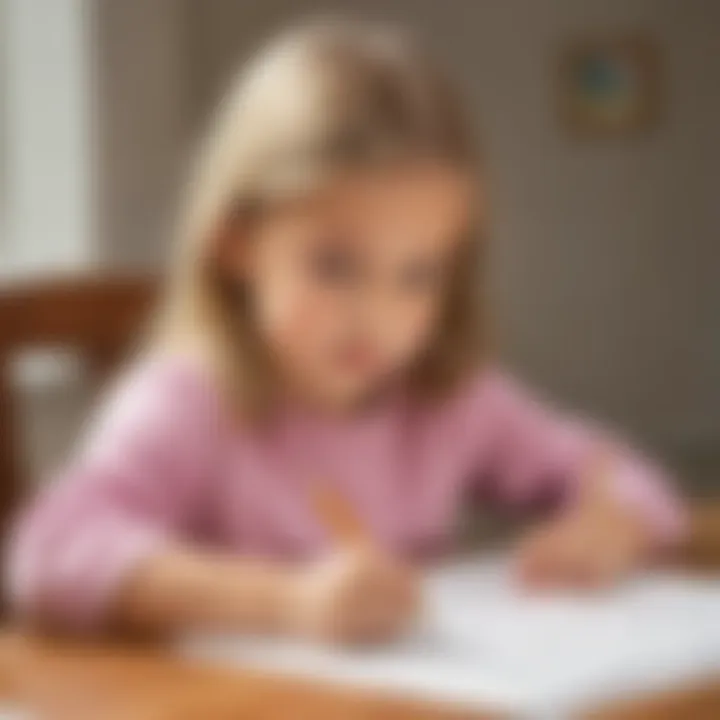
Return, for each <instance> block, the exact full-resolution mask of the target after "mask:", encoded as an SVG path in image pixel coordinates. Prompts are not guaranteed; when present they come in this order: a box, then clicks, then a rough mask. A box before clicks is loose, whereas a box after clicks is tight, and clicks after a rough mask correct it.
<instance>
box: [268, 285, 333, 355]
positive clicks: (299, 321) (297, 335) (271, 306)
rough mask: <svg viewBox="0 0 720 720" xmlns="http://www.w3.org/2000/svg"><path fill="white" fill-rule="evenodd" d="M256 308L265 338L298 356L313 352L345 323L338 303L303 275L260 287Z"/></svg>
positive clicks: (279, 347) (278, 347) (277, 346)
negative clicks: (340, 316)
mask: <svg viewBox="0 0 720 720" xmlns="http://www.w3.org/2000/svg"><path fill="white" fill-rule="evenodd" d="M256 310H257V320H258V322H259V326H260V330H261V332H262V333H263V334H264V335H265V338H266V339H267V340H268V341H269V342H270V343H271V344H272V345H273V346H275V347H276V348H277V349H282V350H284V351H286V352H292V354H293V355H294V356H302V355H307V354H311V353H312V352H314V351H315V350H316V349H318V348H320V347H322V346H323V345H324V344H326V343H327V341H328V337H329V336H332V335H333V333H334V332H335V331H336V328H337V327H341V326H342V319H341V318H339V317H338V315H339V312H338V308H337V304H336V303H334V302H333V301H332V299H331V298H329V297H328V296H327V294H326V293H323V292H322V291H320V290H318V289H317V288H315V287H313V286H312V285H311V284H308V283H306V282H303V281H302V279H301V278H291V277H287V276H286V277H285V278H284V279H278V281H277V282H272V283H268V284H264V285H261V286H259V287H256Z"/></svg>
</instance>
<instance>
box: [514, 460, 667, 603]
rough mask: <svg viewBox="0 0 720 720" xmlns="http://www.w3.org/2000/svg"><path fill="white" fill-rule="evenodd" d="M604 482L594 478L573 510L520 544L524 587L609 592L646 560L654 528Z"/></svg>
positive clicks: (533, 533)
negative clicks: (608, 590)
mask: <svg viewBox="0 0 720 720" xmlns="http://www.w3.org/2000/svg"><path fill="white" fill-rule="evenodd" d="M604 480H606V478H604V479H603V478H600V477H598V476H597V474H596V475H595V478H593V479H592V482H593V483H595V484H594V485H593V486H591V487H590V488H589V491H588V492H587V493H586V494H585V496H584V497H583V498H582V499H581V501H580V502H579V503H578V504H577V505H576V506H575V507H574V508H572V509H570V510H568V511H567V512H566V513H565V514H564V515H562V516H561V517H559V518H557V519H556V520H554V521H552V522H550V523H549V524H547V525H545V526H543V527H541V528H539V529H537V530H535V531H533V532H532V533H531V534H530V535H529V536H528V537H527V538H526V539H525V540H524V541H522V542H521V544H520V548H519V550H518V553H517V568H518V574H519V577H520V580H521V582H522V583H523V584H524V585H525V586H526V587H529V588H532V589H538V588H548V587H565V588H568V587H569V588H575V589H578V588H585V589H595V588H600V587H606V586H608V585H612V584H613V583H615V582H618V581H619V580H621V579H622V578H623V577H625V576H626V575H628V574H629V573H630V572H632V571H633V570H634V569H636V568H637V567H639V566H640V565H642V564H643V562H645V561H646V560H647V559H648V557H649V556H650V554H651V551H652V546H653V537H652V535H653V533H652V530H651V528H650V527H649V525H648V523H647V522H646V521H645V520H644V519H643V518H641V517H640V516H639V515H638V514H637V513H636V512H634V511H633V509H631V508H628V507H626V506H624V505H623V504H622V503H621V501H620V500H619V499H618V498H617V497H615V496H614V495H613V494H612V493H610V492H609V491H608V490H607V485H606V483H605V482H604Z"/></svg>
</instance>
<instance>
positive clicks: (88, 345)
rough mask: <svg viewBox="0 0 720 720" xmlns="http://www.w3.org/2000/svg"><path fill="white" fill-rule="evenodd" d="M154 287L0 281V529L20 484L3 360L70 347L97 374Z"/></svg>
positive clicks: (117, 281)
mask: <svg viewBox="0 0 720 720" xmlns="http://www.w3.org/2000/svg"><path fill="white" fill-rule="evenodd" d="M154 288H155V282H153V281H152V280H150V279H149V278H117V277H111V278H108V277H103V276H93V277H83V278H69V279H66V280H65V279H63V280H52V281H28V282H22V283H13V284H10V285H8V286H6V287H4V288H0V536H4V534H5V530H6V528H7V521H8V518H9V516H10V514H11V512H12V510H13V508H14V507H15V506H16V504H17V502H18V500H19V499H20V497H21V496H22V493H23V488H24V487H25V478H24V475H23V467H24V462H23V459H22V458H21V457H20V454H21V453H20V446H21V443H20V433H19V419H18V413H17V406H18V403H17V398H16V397H15V392H14V388H13V386H12V382H11V378H10V364H11V363H10V361H11V360H12V358H13V357H14V356H15V355H16V354H17V353H19V352H20V351H23V350H27V349H35V348H42V347H71V348H73V349H77V350H79V351H81V352H82V353H83V355H84V356H85V357H86V358H87V359H88V360H89V363H90V364H89V367H90V368H91V371H92V372H99V373H102V374H104V373H105V372H106V371H107V370H109V369H110V368H111V367H112V365H113V364H114V363H115V362H116V361H117V360H118V359H119V358H120V357H121V355H122V353H123V351H124V350H125V349H126V347H127V345H128V343H129V342H130V341H131V340H132V338H133V336H134V335H135V334H136V332H137V331H138V329H139V328H140V326H141V324H142V321H143V318H144V316H145V314H146V312H147V310H148V309H149V306H150V303H151V301H152V297H153V295H154Z"/></svg>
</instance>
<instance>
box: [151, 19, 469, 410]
mask: <svg viewBox="0 0 720 720" xmlns="http://www.w3.org/2000/svg"><path fill="white" fill-rule="evenodd" d="M424 158H427V159H431V160H435V161H441V162H445V163H451V164H454V165H456V166H458V167H459V168H462V169H463V170H465V169H467V170H470V171H472V170H473V169H474V166H475V157H474V151H473V143H472V142H471V139H470V132H469V130H468V128H467V127H466V125H465V121H464V118H463V113H462V112H461V108H460V103H459V101H458V99H457V97H456V96H455V94H454V92H453V90H452V88H451V87H450V86H449V84H448V82H447V81H446V79H445V78H444V77H443V76H442V74H441V73H440V72H438V70H437V68H436V67H435V66H434V65H433V64H432V63H431V62H430V61H429V59H428V58H427V57H426V56H425V55H424V54H423V53H422V52H421V51H420V50H419V49H418V47H417V46H416V45H415V44H414V43H413V42H412V41H411V40H410V39H409V38H408V37H407V36H406V35H404V34H402V33H400V32H398V31H395V30H390V29H388V28H387V27H377V26H374V25H368V24H359V23H351V22H337V21H333V22H318V23H313V24H311V25H306V26H303V27H301V28H296V29H294V30H292V31H290V32H288V33H286V34H284V35H282V36H281V37H280V38H278V39H277V40H276V41H275V42H274V43H272V44H271V45H270V46H269V47H268V48H267V49H266V50H265V51H264V52H262V53H261V54H260V55H259V56H257V57H256V59H255V60H254V61H253V62H251V63H250V65H249V66H248V67H247V69H246V71H245V72H243V73H241V74H240V75H239V77H238V79H237V81H236V82H235V83H234V85H233V86H232V88H231V90H230V93H229V94H228V95H227V96H226V98H225V100H224V102H223V103H222V105H221V107H220V110H219V113H218V116H217V118H216V119H215V122H214V127H213V131H212V132H211V133H210V134H209V137H208V139H207V142H206V144H205V145H204V146H203V147H202V148H201V153H200V155H199V158H198V159H199V164H198V166H197V168H196V171H195V174H194V177H193V182H192V183H191V186H190V196H189V198H188V203H187V215H186V217H185V218H184V222H183V224H182V228H181V235H182V237H181V240H182V246H181V252H180V253H179V255H178V258H177V260H178V262H177V264H176V265H175V267H174V269H173V272H172V274H171V277H170V284H169V288H168V293H167V297H166V300H167V302H166V306H165V308H164V312H163V313H162V315H161V323H160V328H159V330H160V333H159V342H160V343H161V344H164V345H166V346H167V345H168V344H169V345H172V346H174V347H177V346H178V345H180V346H183V347H185V348H187V347H188V346H189V347H190V348H191V349H192V350H193V351H200V352H201V353H202V354H203V355H204V357H205V358H207V359H208V360H209V361H210V364H211V370H212V372H213V373H215V374H216V375H217V380H218V382H219V383H220V387H221V388H222V389H223V391H224V393H225V395H226V397H228V398H230V399H231V402H232V403H233V405H234V407H235V408H236V409H240V410H241V411H242V413H243V414H244V415H247V413H248V412H255V411H262V409H267V408H268V407H269V405H270V403H269V401H270V399H271V396H272V390H273V382H272V380H273V378H272V377H271V375H270V371H269V363H268V361H267V358H265V357H264V356H263V348H262V343H260V342H259V339H258V338H256V337H255V332H254V328H253V323H252V318H251V317H250V313H249V311H248V302H247V299H246V298H245V297H244V296H243V291H242V288H237V287H233V285H232V284H231V283H229V282H228V280H227V279H225V278H224V277H223V274H222V270H221V265H220V263H219V262H218V260H217V248H216V247H213V243H214V242H215V243H216V242H217V241H218V238H219V237H220V236H221V235H222V233H223V230H224V229H227V227H228V224H229V223H243V222H250V221H251V218H252V216H253V213H256V212H257V211H258V210H259V209H261V208H263V207H266V206H267V205H268V204H269V203H272V202H276V201H281V200H282V199H284V198H288V197H291V196H294V195H297V194H302V193H307V192H310V191H312V190H313V189H314V188H317V187H319V186H320V185H321V184H322V183H327V182H330V181H331V180H332V178H333V177H334V176H337V174H338V173H342V172H347V171H348V170H352V169H359V168H368V167H375V166H381V165H382V164H386V163H396V162H402V161H404V160H412V159H424ZM238 227H241V225H238ZM473 235H475V234H473ZM480 248H481V243H480V241H479V238H478V237H469V238H468V239H467V241H466V242H465V243H463V245H462V250H461V251H460V252H459V256H458V258H457V263H456V267H455V273H456V274H455V277H454V278H453V280H452V282H451V283H450V291H449V292H450V295H449V297H448V298H447V299H446V306H445V312H444V317H443V320H442V323H441V326H440V328H439V330H438V334H437V337H436V340H435V342H434V343H433V344H432V347H429V348H428V349H427V352H426V353H425V354H424V356H423V357H422V358H421V359H420V360H419V361H418V364H417V367H416V368H414V369H413V372H412V373H411V376H412V377H411V382H412V384H413V386H414V387H415V388H416V389H417V391H418V393H419V394H422V396H424V397H428V398H430V397H443V396H446V395H447V394H448V392H449V391H450V390H451V389H452V388H453V387H454V386H455V385H456V384H457V382H458V381H459V380H461V379H462V378H463V377H464V376H465V375H467V373H468V371H469V370H470V368H472V367H475V366H477V364H478V361H479V357H480V351H481V349H482V344H481V342H480V341H481V339H482V330H483V322H482V318H481V313H480V310H481V307H480V305H481V303H480V302H479V300H478V290H479V289H480V287H481V284H480V282H479V280H480V270H481V268H480V258H479V254H480Z"/></svg>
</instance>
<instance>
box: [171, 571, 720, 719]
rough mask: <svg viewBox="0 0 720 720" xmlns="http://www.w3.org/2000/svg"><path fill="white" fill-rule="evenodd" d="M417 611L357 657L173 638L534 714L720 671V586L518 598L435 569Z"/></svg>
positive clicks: (504, 580)
mask: <svg viewBox="0 0 720 720" xmlns="http://www.w3.org/2000/svg"><path fill="white" fill-rule="evenodd" d="M425 585H426V587H425V589H424V590H425V597H426V602H425V615H424V617H423V618H422V620H421V622H420V623H419V626H418V628H417V629H416V631H415V632H414V633H412V634H411V635H410V636H409V637H407V638H405V639H404V640H402V641H401V642H398V643H395V644H391V645H389V646H387V647H383V648H375V649H366V650H341V649H328V648H323V647H319V646H312V645H309V644H304V643H298V642H291V641H280V640H274V641H270V640H261V639H252V640H251V639H247V638H240V637H234V636H227V635H226V636H202V637H198V636H195V637H187V638H183V639H182V640H181V641H180V643H179V647H180V650H181V652H183V653H185V654H188V655H190V656H192V657H195V658H203V659H205V660H210V661H212V662H218V663H221V664H226V665H227V664H230V665H233V664H238V665H245V666H248V665H249V666H253V667H259V668H263V669H267V670H274V671H279V672H283V673H291V674H304V675H311V676H313V677H320V678H326V679H328V680H334V681H338V682H344V683H351V684H354V685H358V686H361V687H367V688H369V689H379V690H391V691H394V692H396V693H400V694H405V695H412V696H417V697H425V698H432V699H438V700H443V701H456V702H460V703H463V704H468V705H474V706H482V707H490V708H493V707H495V708H498V709H503V710H506V711H510V712H514V713H520V714H525V715H527V716H530V717H539V716H541V715H543V714H544V713H552V714H553V715H552V716H553V717H556V716H557V715H558V714H559V713H561V712H562V713H567V712H571V711H572V710H573V709H576V708H578V707H583V706H586V705H589V704H592V703H595V702H598V701H603V700H608V699H612V698H614V697H617V696H622V695H626V694H632V693H636V692H641V691H649V690H652V689H653V688H656V687H662V686H664V685H666V684H667V683H670V682H674V681H678V682H679V681H682V680H685V679H688V678H693V677H698V676H702V675H704V674H706V673H707V674H712V673H720V580H699V579H691V578H689V577H683V576H682V575H675V574H672V573H669V572H657V573H652V574H647V575H645V576H642V577H638V578H637V579H635V580H633V581H632V582H630V583H628V584H627V585H626V586H624V587H622V588H620V589H618V590H615V591H613V592H611V593H606V594H600V595H596V596H592V597H577V596H576V597H573V596H569V595H568V596H546V597H533V596H527V595H523V594H522V593H520V592H519V591H518V589H517V588H516V587H515V585H514V583H513V582H512V580H511V578H510V573H509V571H508V566H507V562H506V561H505V560H504V559H503V558H485V559H482V558H474V559H471V560H465V561H462V562H457V563H452V564H448V565H444V566H441V567H438V568H437V569H436V570H435V571H432V572H430V573H429V574H428V576H427V578H426V580H425Z"/></svg>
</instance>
